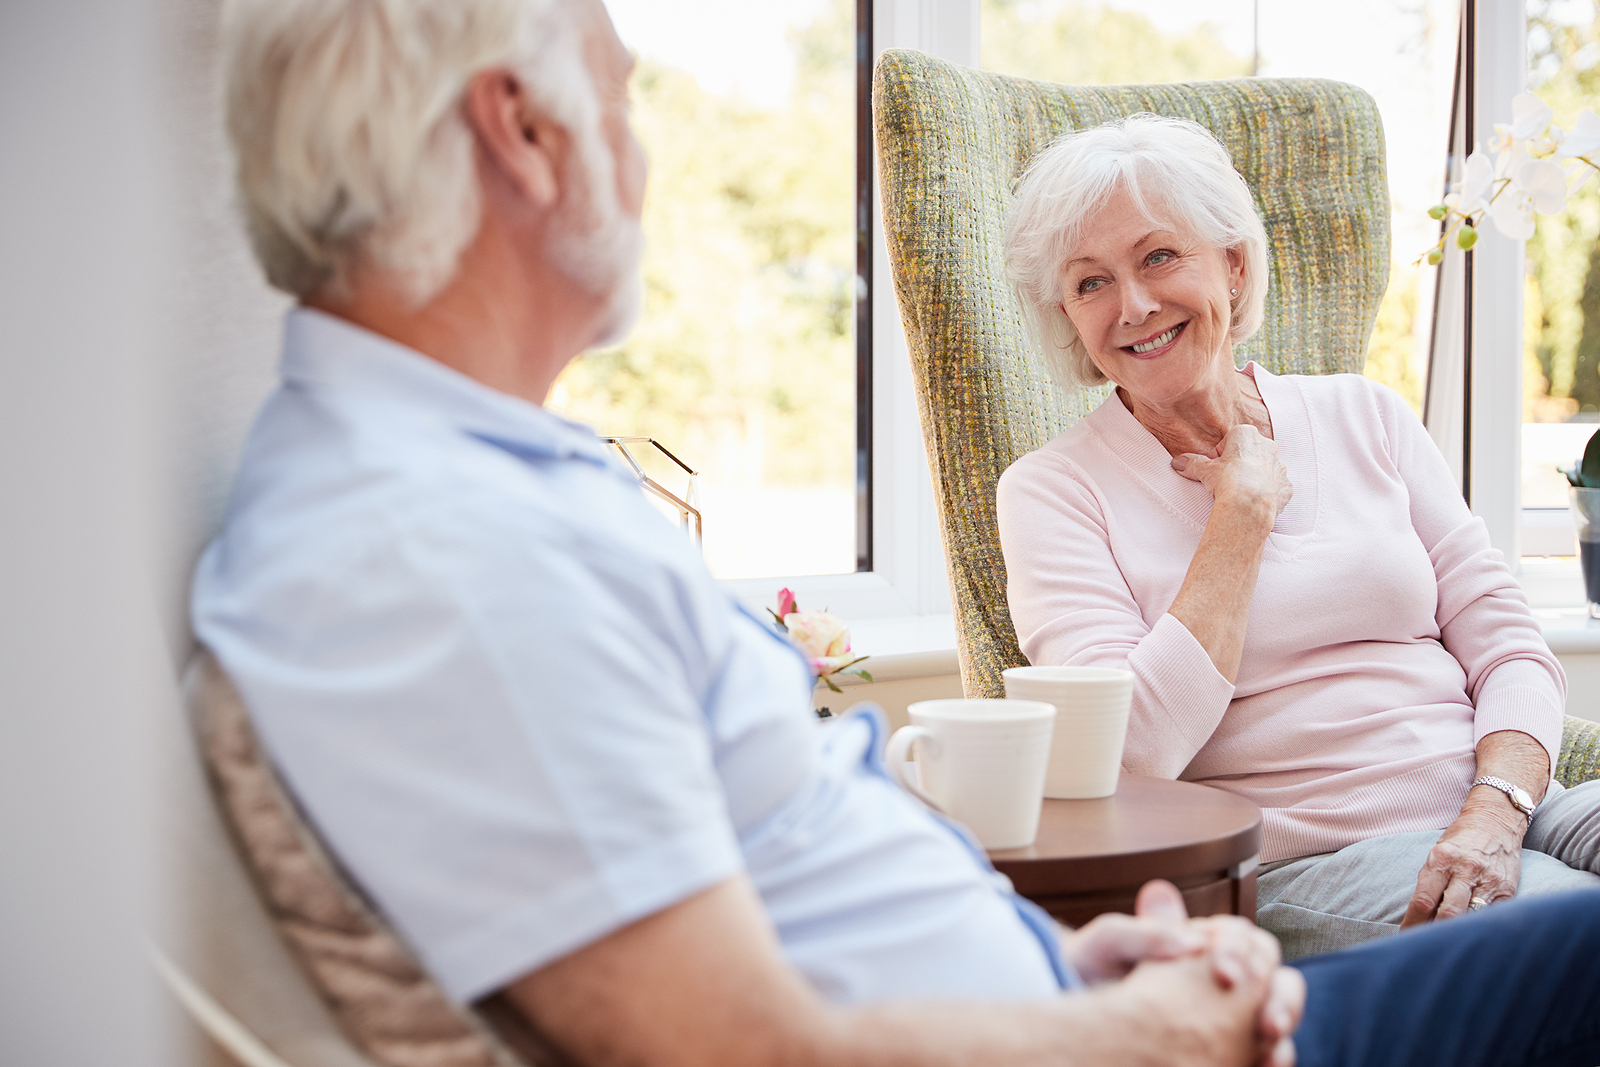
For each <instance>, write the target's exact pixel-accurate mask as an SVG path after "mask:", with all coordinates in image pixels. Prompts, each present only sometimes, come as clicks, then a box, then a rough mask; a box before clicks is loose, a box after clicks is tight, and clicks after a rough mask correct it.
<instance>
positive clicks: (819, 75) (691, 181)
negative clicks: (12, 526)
mask: <svg viewBox="0 0 1600 1067" xmlns="http://www.w3.org/2000/svg"><path fill="white" fill-rule="evenodd" d="M853 20H854V15H853V8H852V6H851V3H850V0H835V2H834V4H833V6H832V8H831V9H830V10H829V11H828V12H826V13H825V14H824V15H823V16H822V17H820V18H819V19H817V20H816V21H815V22H814V23H812V24H811V25H810V26H809V27H807V28H806V29H804V30H802V31H800V32H798V33H796V34H794V36H793V38H792V40H791V46H792V47H793V48H794V49H795V51H796V54H797V56H798V59H799V69H798V72H797V77H796V81H795V86H794V92H793V94H792V96H791V98H790V100H789V102H788V105H787V106H786V107H785V108H783V109H782V110H780V111H776V112H774V111H767V110H763V109H761V108H758V107H756V106H754V105H752V104H750V103H748V102H746V101H743V100H739V99H730V98H727V97H722V96H716V95H712V94H710V93H708V92H706V91H705V90H703V89H701V88H700V87H699V85H698V84H697V83H696V82H695V81H694V79H693V78H692V77H691V76H690V75H688V74H686V73H684V72H683V71H680V70H676V69H673V68H671V67H667V66H664V65H662V64H660V63H656V62H653V61H652V60H650V59H649V58H648V56H645V57H641V60H640V63H639V66H638V69H637V72H636V73H635V75H634V80H633V86H632V90H633V95H634V127H635V129H636V131H637V133H638V136H639V139H640V141H641V142H642V143H643V144H644V146H645V150H646V152H647V153H648V154H649V157H650V186H649V192H648V196H647V200H646V204H645V216H644V228H645V237H646V252H645V259H644V264H643V271H644V279H645V310H644V315H643V317H642V318H641V320H640V324H639V326H638V328H637V329H636V330H635V331H634V333H633V335H632V336H631V337H630V338H629V339H628V340H627V342H626V343H624V344H623V345H621V346H619V347H617V348H613V349H608V350H605V351H600V352H595V353H591V354H589V355H588V356H586V357H584V358H582V359H580V360H578V361H577V362H575V363H574V364H573V365H572V366H571V367H570V368H569V369H568V370H567V372H566V373H565V374H563V375H562V377H561V378H560V380H559V381H558V382H557V383H556V387H555V389H554V390H553V391H552V394H551V406H552V407H555V408H558V409H560V410H561V411H562V412H563V414H566V415H568V416H569V417H572V418H576V419H578V420H580V421H583V422H586V423H589V424H591V425H593V426H595V428H596V429H598V430H599V431H600V432H601V433H605V434H614V435H627V434H647V435H649V436H652V437H655V438H657V439H658V440H660V441H662V442H663V443H665V444H666V445H667V447H669V448H671V449H672V450H673V451H674V452H676V453H677V454H678V455H679V456H682V457H683V458H684V460H685V461H686V462H688V463H689V465H690V466H693V467H697V468H698V469H700V470H701V471H702V472H703V473H705V474H706V476H707V479H708V480H709V481H715V482H718V483H720V484H723V485H745V486H752V485H763V484H765V485H771V484H785V485H815V484H819V483H831V484H835V485H839V484H845V485H848V484H850V481H851V479H852V476H853V470H854V460H855V453H854V449H855V428H854V425H855V424H854V418H855V414H854V412H855V349H854V345H853V344H852V342H851V336H852V328H853V316H852V307H853V305H852V299H853V289H854V281H855V234H854V230H853V218H854V203H855V196H854V174H855V171H854V166H855V137H854V133H855V124H854V123H855V120H854V96H855V69H854V65H853V61H852V60H853V57H852V52H851V45H852V42H853V25H854V21H853Z"/></svg>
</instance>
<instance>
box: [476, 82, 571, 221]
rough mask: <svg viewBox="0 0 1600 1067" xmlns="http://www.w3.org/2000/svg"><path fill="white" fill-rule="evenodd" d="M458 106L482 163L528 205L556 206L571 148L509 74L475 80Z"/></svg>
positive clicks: (561, 131) (568, 140)
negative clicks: (470, 131)
mask: <svg viewBox="0 0 1600 1067" xmlns="http://www.w3.org/2000/svg"><path fill="white" fill-rule="evenodd" d="M462 107H463V109H464V111H465V117H466V120H467V124H468V126H470V127H471V129H472V132H473V135H474V136H475V137H476V138H477V142H478V147H479V150H480V152H481V153H482V156H483V158H484V159H485V160H486V161H487V162H488V163H489V164H490V165H491V166H493V167H494V168H495V169H496V170H497V171H498V172H499V173H500V174H501V176H502V177H504V178H505V180H506V181H507V182H508V183H509V184H510V185H511V187H512V188H513V189H515V190H516V191H517V192H518V193H520V194H521V195H522V197H524V198H525V199H526V200H528V201H529V202H530V204H532V205H533V206H535V207H539V208H551V207H554V206H555V205H556V204H557V203H558V202H559V201H560V199H561V182H560V175H561V174H562V172H563V170H562V164H563V163H565V161H566V154H567V152H568V151H569V149H570V146H571V135H570V134H569V133H568V132H567V130H566V128H565V127H563V126H561V125H559V124H557V123H555V122H553V121H551V120H550V119H548V118H546V117H545V116H544V115H543V114H542V113H541V112H539V111H537V110H536V109H535V108H534V107H533V105H532V104H531V103H530V102H529V101H528V98H527V95H526V93H524V92H523V89H522V83H521V82H520V81H519V80H518V79H517V76H516V75H515V74H513V73H512V72H511V71H509V70H504V69H502V70H486V71H483V72H481V73H479V74H477V75H476V76H474V77H473V79H472V80H471V81H469V82H468V83H467V91H466V94H465V96H464V99H463V103H462Z"/></svg>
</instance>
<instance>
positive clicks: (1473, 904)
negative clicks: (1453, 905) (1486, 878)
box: [1467, 897, 1489, 911]
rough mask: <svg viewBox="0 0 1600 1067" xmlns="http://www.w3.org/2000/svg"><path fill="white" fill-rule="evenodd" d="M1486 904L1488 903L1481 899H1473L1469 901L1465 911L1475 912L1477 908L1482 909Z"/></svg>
mask: <svg viewBox="0 0 1600 1067" xmlns="http://www.w3.org/2000/svg"><path fill="white" fill-rule="evenodd" d="M1487 903H1489V902H1488V901H1487V900H1484V899H1483V898H1482V897H1473V898H1472V899H1471V900H1470V901H1468V903H1467V909H1468V910H1469V911H1477V910H1478V909H1479V908H1481V907H1483V906H1484V905H1485V904H1487Z"/></svg>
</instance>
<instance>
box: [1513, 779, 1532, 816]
mask: <svg viewBox="0 0 1600 1067" xmlns="http://www.w3.org/2000/svg"><path fill="white" fill-rule="evenodd" d="M1511 799H1512V800H1514V801H1516V802H1517V807H1519V808H1521V809H1522V812H1523V814H1524V815H1526V814H1529V813H1531V812H1532V811H1533V798H1532V797H1530V796H1529V795H1528V791H1527V790H1526V789H1524V788H1522V787H1521V786H1512V788H1511Z"/></svg>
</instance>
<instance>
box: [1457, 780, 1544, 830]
mask: <svg viewBox="0 0 1600 1067" xmlns="http://www.w3.org/2000/svg"><path fill="white" fill-rule="evenodd" d="M1472 784H1473V785H1475V786H1478V785H1486V786H1488V787H1489V788H1490V789H1498V790H1500V792H1502V793H1504V794H1505V795H1506V798H1507V799H1508V800H1510V801H1511V806H1512V807H1514V808H1516V809H1517V810H1518V811H1520V812H1522V814H1524V815H1526V816H1527V817H1528V819H1529V821H1532V819H1533V798H1532V797H1530V796H1529V795H1528V791H1527V790H1526V789H1523V788H1522V787H1521V786H1517V785H1512V784H1511V783H1510V782H1508V781H1506V780H1505V779H1504V778H1496V777H1495V776H1494V775H1492V774H1483V775H1479V776H1478V777H1477V778H1475V779H1473V782H1472Z"/></svg>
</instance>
